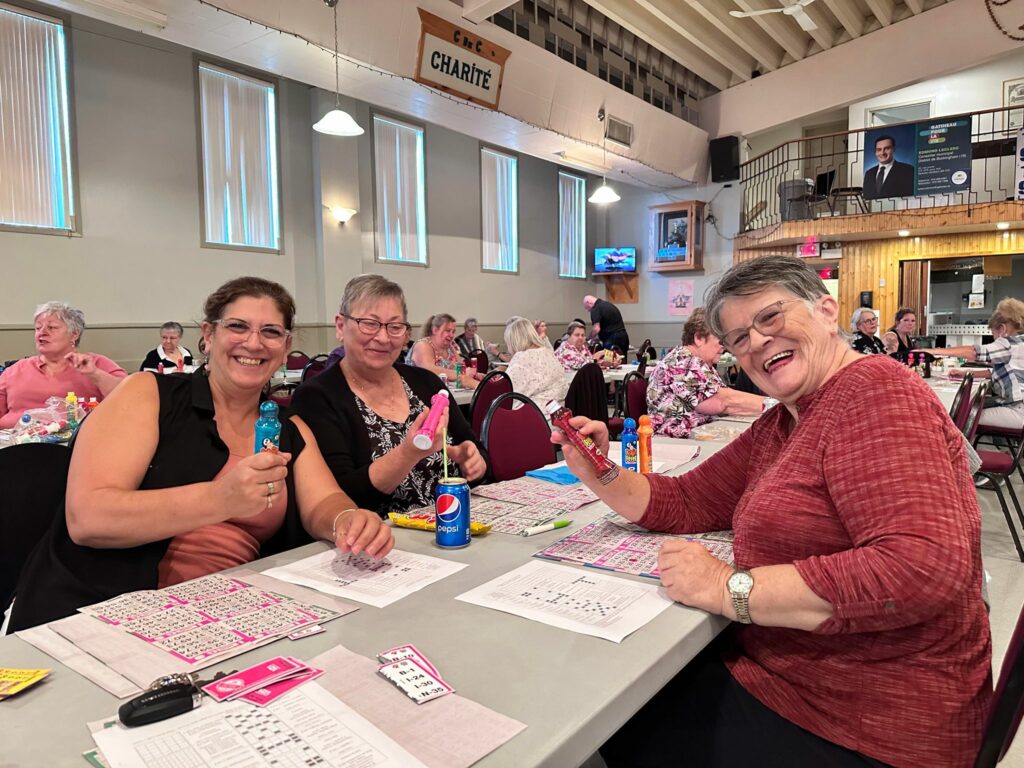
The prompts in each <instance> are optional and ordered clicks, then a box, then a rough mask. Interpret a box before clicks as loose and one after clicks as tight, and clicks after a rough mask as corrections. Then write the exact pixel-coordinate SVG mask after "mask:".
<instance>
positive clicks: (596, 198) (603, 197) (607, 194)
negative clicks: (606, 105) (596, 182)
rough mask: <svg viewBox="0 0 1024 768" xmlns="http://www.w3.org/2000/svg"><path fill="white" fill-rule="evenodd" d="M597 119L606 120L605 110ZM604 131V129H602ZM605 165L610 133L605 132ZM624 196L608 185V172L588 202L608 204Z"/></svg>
mask: <svg viewBox="0 0 1024 768" xmlns="http://www.w3.org/2000/svg"><path fill="white" fill-rule="evenodd" d="M597 119H598V120H600V121H601V122H602V123H603V122H604V110H603V109H602V110H600V111H599V112H598V113H597ZM602 133H604V131H603V130H602ZM603 143H604V163H602V165H604V166H605V167H606V168H607V167H608V134H607V133H604V142H603ZM621 199H622V198H620V197H619V195H618V193H616V191H615V190H614V189H612V188H611V187H609V186H608V177H607V175H606V174H602V175H601V186H600V187H598V188H597V189H595V190H594V194H592V195H591V196H590V197H589V198H588V199H587V200H588V202H591V203H595V204H596V205H608V203H617V202H619V200H621Z"/></svg>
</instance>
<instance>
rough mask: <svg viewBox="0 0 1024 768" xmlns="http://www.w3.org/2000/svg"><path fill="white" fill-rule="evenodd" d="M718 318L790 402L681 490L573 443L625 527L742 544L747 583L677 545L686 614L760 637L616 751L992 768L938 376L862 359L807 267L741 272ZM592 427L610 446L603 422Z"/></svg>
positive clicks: (664, 756) (658, 703) (675, 758)
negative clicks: (934, 386)
mask: <svg viewBox="0 0 1024 768" xmlns="http://www.w3.org/2000/svg"><path fill="white" fill-rule="evenodd" d="M707 315H708V319H709V323H710V325H711V327H712V329H713V332H714V333H715V335H716V336H718V337H719V338H720V339H722V342H723V344H724V345H725V346H726V348H727V349H729V351H730V352H732V353H733V354H734V355H736V356H737V357H738V358H739V361H740V364H741V365H742V367H743V369H744V370H745V371H748V372H749V373H750V377H751V379H752V380H753V381H754V383H755V384H756V385H757V386H758V387H759V388H760V389H761V390H763V391H764V392H765V393H766V394H767V395H770V396H772V397H775V398H777V399H778V400H779V401H780V402H781V404H782V405H783V406H784V407H781V408H773V409H771V410H770V411H768V412H767V413H766V414H765V415H764V416H762V417H761V418H760V419H759V420H758V421H756V422H755V423H754V424H753V426H752V427H751V428H750V430H748V431H747V432H745V433H744V434H743V435H741V436H740V437H739V438H737V439H736V440H734V441H733V442H732V443H730V444H729V445H728V446H726V447H725V448H724V449H722V450H721V451H719V452H718V453H716V454H714V455H713V456H711V457H710V458H708V460H707V461H705V462H704V463H703V464H701V465H700V466H698V467H697V468H696V469H694V470H693V471H691V472H689V473H687V474H686V475H683V476H681V477H673V478H669V477H659V476H657V475H638V474H634V473H632V472H622V473H621V474H620V475H619V476H618V477H617V478H616V479H614V480H613V481H612V482H611V483H610V484H608V485H606V486H602V485H601V484H600V483H599V482H597V481H596V479H595V477H594V475H593V473H592V472H591V471H590V469H589V464H587V463H585V462H584V461H582V460H581V457H580V456H579V454H578V453H576V452H575V451H574V450H573V449H572V448H571V447H570V446H568V445H565V444H564V443H563V450H564V451H565V453H566V459H567V461H568V463H569V467H570V468H571V469H572V470H573V472H574V473H576V474H577V476H579V477H581V478H583V479H584V482H586V483H587V485H588V486H589V487H591V488H592V489H593V490H594V491H595V492H597V493H598V495H600V496H601V498H602V499H603V500H604V501H606V502H607V503H608V504H609V505H610V506H611V507H612V508H613V509H614V510H616V511H617V512H618V513H619V514H620V515H622V516H623V517H626V518H627V519H629V520H632V521H635V522H638V523H639V524H640V525H642V526H644V527H646V528H648V529H651V530H658V531H668V532H673V533H686V532H696V531H711V530H718V529H723V528H732V529H734V530H735V533H736V538H735V559H736V566H737V568H736V569H733V568H732V567H731V566H728V565H726V564H725V563H723V562H721V561H719V560H717V559H715V558H714V557H712V556H711V555H710V554H709V553H708V551H707V550H705V549H704V548H703V547H702V546H701V545H699V544H695V543H692V542H686V541H682V540H679V541H673V542H670V543H669V544H666V545H665V546H664V548H663V549H662V551H661V553H660V556H659V570H660V573H661V580H662V583H663V584H664V586H665V587H666V588H667V590H668V594H669V595H670V596H671V597H672V598H673V599H675V600H677V601H679V602H681V603H683V604H685V605H689V606H694V607H696V608H701V609H703V610H706V611H708V612H710V613H714V614H720V615H722V616H725V617H726V618H729V619H732V620H735V621H738V622H740V624H738V625H734V629H733V631H731V632H726V633H724V635H723V637H722V638H721V640H720V642H719V643H718V644H717V645H716V647H715V648H714V651H715V653H713V654H712V653H705V654H702V655H701V656H699V657H698V658H697V659H695V660H694V661H693V662H691V663H690V665H688V666H687V668H686V669H684V670H683V671H682V672H681V673H680V674H679V675H678V676H677V677H676V679H675V680H673V681H672V682H670V683H669V684H668V685H667V686H666V687H665V688H664V689H663V690H662V691H661V692H659V693H658V694H657V695H656V696H655V698H654V699H652V700H651V701H650V702H648V704H647V705H646V706H645V707H644V708H643V709H642V710H641V711H640V712H639V713H637V715H635V716H634V717H633V719H632V720H630V721H629V722H628V723H627V724H626V725H625V726H624V727H623V728H622V730H620V731H619V733H617V734H616V735H615V736H614V737H613V738H612V739H611V740H610V741H609V742H608V743H607V744H605V746H604V747H603V748H602V755H604V756H605V760H606V762H607V763H608V765H609V766H610V768H616V767H617V766H621V765H643V766H653V765H666V766H667V765H694V766H702V767H706V766H742V765H757V766H774V765H778V766H787V768H788V767H791V766H826V765H827V766H847V765H849V766H877V765H880V764H882V765H886V764H888V765H894V766H914V768H918V767H919V766H929V768H936V767H937V766H963V765H970V764H972V763H973V761H974V756H975V753H976V751H977V749H978V746H979V744H980V740H981V733H982V729H983V727H984V723H985V717H986V714H987V712H988V708H989V704H990V700H991V696H992V674H991V655H992V648H991V638H990V635H989V626H988V619H987V615H986V612H985V608H984V604H983V603H982V599H981V580H982V573H983V572H982V567H981V555H980V528H981V514H980V511H979V508H978V504H977V499H976V497H975V490H974V486H973V483H972V482H971V475H970V473H969V471H968V468H967V459H966V455H965V447H964V441H963V440H962V438H961V436H960V434H959V433H958V431H957V430H956V428H955V427H954V426H953V424H952V422H951V421H950V419H949V417H948V415H947V414H946V412H945V409H944V408H942V406H941V404H940V403H939V401H938V399H937V398H935V396H934V395H933V394H932V393H931V392H930V391H929V390H928V387H927V386H926V385H925V384H924V383H923V382H922V381H921V380H920V378H919V377H917V376H915V375H913V374H912V373H910V372H909V371H907V370H906V369H905V368H903V367H902V366H900V365H898V364H897V363H895V362H894V361H892V360H890V359H889V358H888V357H885V356H881V355H876V356H870V357H865V356H862V355H860V354H858V353H856V352H855V351H854V350H852V349H851V348H850V347H849V345H848V344H847V343H846V342H845V340H844V339H843V338H842V336H840V334H839V331H838V305H837V303H836V301H835V299H833V298H832V297H831V296H829V294H828V292H827V290H826V289H825V286H824V284H823V283H822V282H821V280H820V279H819V278H818V276H817V275H816V274H815V273H814V271H813V270H811V269H809V268H808V267H807V266H806V265H805V264H804V263H803V262H802V261H801V260H799V259H795V258H792V257H783V256H779V257H766V258H763V259H759V260H757V261H752V262H745V263H743V264H740V265H737V266H735V267H733V268H732V269H730V270H729V271H728V272H727V273H726V274H725V276H724V277H723V278H722V280H721V281H720V282H719V283H718V285H717V286H716V288H715V290H714V292H713V294H712V295H711V296H710V297H709V299H708V303H707ZM575 423H576V424H577V425H578V426H579V427H580V429H581V431H582V432H583V433H584V434H589V435H591V436H592V437H593V438H594V439H595V440H596V441H597V443H598V445H599V446H601V447H602V448H604V449H607V447H608V434H607V431H606V427H605V426H604V425H603V424H600V423H598V422H588V421H587V420H586V419H578V420H577V421H576V422H575ZM553 439H554V440H555V441H556V442H562V441H561V438H560V435H559V434H558V433H556V436H555V437H554V438H553ZM743 624H747V625H748V626H743Z"/></svg>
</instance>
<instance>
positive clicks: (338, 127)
mask: <svg viewBox="0 0 1024 768" xmlns="http://www.w3.org/2000/svg"><path fill="white" fill-rule="evenodd" d="M324 4H325V5H327V7H328V8H332V9H334V109H332V110H331V111H330V112H328V113H327V114H326V115H324V116H323V117H321V118H320V120H319V121H318V122H317V123H315V124H314V125H313V130H314V131H316V132H317V133H326V134H328V135H330V136H361V135H362V133H363V129H362V128H360V127H359V123H357V122H356V121H355V120H353V119H352V115H350V114H349V113H348V112H346V111H345V110H343V109H342V108H341V91H340V86H339V80H338V0H324Z"/></svg>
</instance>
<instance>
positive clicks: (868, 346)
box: [850, 307, 885, 355]
mask: <svg viewBox="0 0 1024 768" xmlns="http://www.w3.org/2000/svg"><path fill="white" fill-rule="evenodd" d="M850 330H851V331H852V332H853V341H851V342H850V346H851V347H853V348H854V349H855V350H857V351H858V352H860V353H861V354H862V355H884V354H885V344H883V343H882V340H881V339H880V338H878V336H877V334H878V315H876V314H875V310H873V309H872V308H871V307H858V308H857V309H855V310H853V317H852V318H850Z"/></svg>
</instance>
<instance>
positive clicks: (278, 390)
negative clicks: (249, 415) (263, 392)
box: [267, 384, 294, 410]
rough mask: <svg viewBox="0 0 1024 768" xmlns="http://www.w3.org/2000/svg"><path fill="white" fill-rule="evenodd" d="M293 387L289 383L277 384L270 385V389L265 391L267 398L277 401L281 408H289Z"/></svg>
mask: <svg viewBox="0 0 1024 768" xmlns="http://www.w3.org/2000/svg"><path fill="white" fill-rule="evenodd" d="M293 389H294V388H293V387H292V386H291V385H290V384H278V385H277V386H276V387H271V388H270V391H269V392H267V399H268V400H273V401H274V402H275V403H277V405H278V407H279V408H280V409H281V410H284V409H286V408H290V407H291V405H292V390H293Z"/></svg>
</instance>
